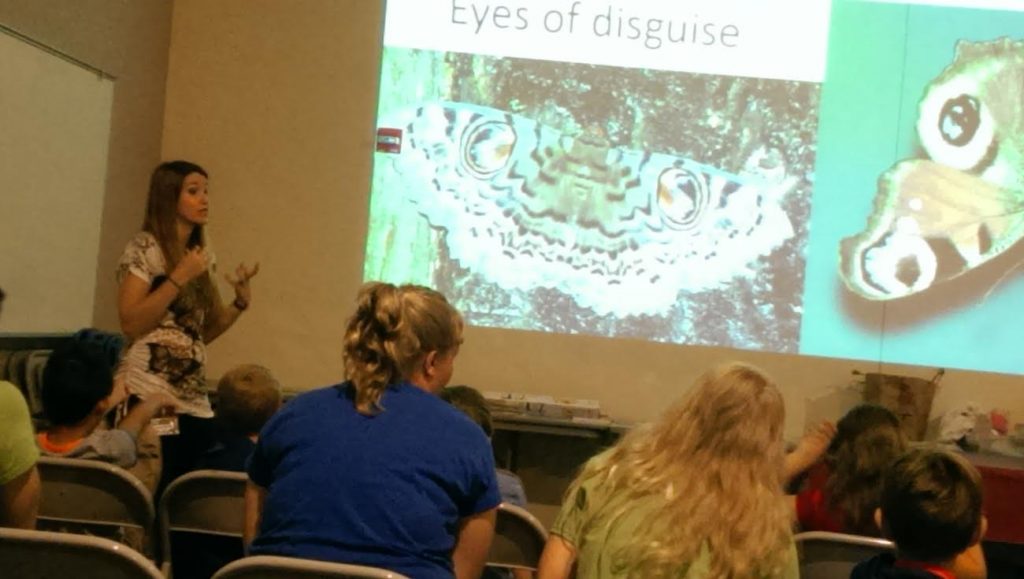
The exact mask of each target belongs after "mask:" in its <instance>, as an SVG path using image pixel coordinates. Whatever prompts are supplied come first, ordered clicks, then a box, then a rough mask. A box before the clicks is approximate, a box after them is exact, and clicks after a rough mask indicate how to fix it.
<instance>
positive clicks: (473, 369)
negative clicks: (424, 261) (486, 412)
mask: <svg viewBox="0 0 1024 579" xmlns="http://www.w3.org/2000/svg"><path fill="white" fill-rule="evenodd" d="M380 23H381V2H380V0H372V1H371V0H293V1H289V2H284V1H281V0H220V1H217V2H209V1H207V0H177V1H176V2H175V9H174V25H173V33H172V41H171V60H170V70H169V75H168V84H167V114H166V118H165V123H164V140H163V154H164V157H165V158H171V157H185V158H189V159H193V160H196V161H198V162H200V163H201V164H204V165H205V166H206V167H207V168H208V169H209V170H210V171H211V178H212V180H211V184H212V203H213V213H212V217H211V227H210V231H211V233H212V235H213V239H214V243H215V247H216V250H217V253H218V258H219V262H220V265H221V269H222V271H223V270H226V269H227V268H228V267H233V266H234V265H235V264H236V263H238V262H239V261H243V260H244V261H251V260H257V259H258V260H260V262H261V264H262V271H261V273H260V276H259V277H258V278H257V279H256V280H255V298H254V305H253V308H252V310H251V312H249V313H247V314H246V315H245V317H244V319H242V320H241V321H240V322H239V324H238V326H237V327H236V328H235V329H233V330H232V331H231V332H229V333H228V334H226V335H225V336H224V337H223V338H221V340H220V341H219V342H218V343H216V344H215V345H214V347H213V348H212V349H211V353H210V358H211V365H210V373H211V376H218V375H219V374H220V373H221V372H223V371H224V370H225V369H226V368H228V367H230V366H231V365H233V364H236V363H240V362H243V361H257V362H261V363H263V364H266V365H267V366H269V367H270V368H271V369H272V370H273V371H274V372H276V373H277V374H279V375H280V377H281V379H282V382H283V383H284V384H285V385H286V386H288V387H290V388H295V389H306V388H311V387H315V386H318V385H323V384H327V383H331V382H333V381H337V380H338V378H339V375H340V369H341V365H340V360H339V342H340V339H339V336H340V333H341V326H342V322H343V320H344V318H345V316H346V315H347V314H348V312H349V310H350V306H351V303H352V298H353V296H354V295H355V292H356V290H357V288H358V287H359V285H360V282H361V280H360V276H361V268H362V252H363V238H364V235H365V232H366V224H367V214H368V199H367V192H368V190H369V175H370V161H371V151H372V145H373V117H374V110H375V99H376V91H377V87H376V81H377V74H378V64H379V58H380V48H379V45H380ZM222 289H226V288H224V287H223V286H222ZM733 358H741V359H744V360H747V361H750V362H752V363H755V364H758V365H760V366H762V367H764V368H765V369H767V370H768V371H770V372H771V373H772V374H773V375H774V376H775V377H776V378H777V379H778V380H779V381H780V382H781V384H782V387H783V390H784V394H785V396H786V402H787V408H788V409H789V419H788V421H787V422H788V423H787V435H788V436H790V437H792V436H795V435H796V434H797V433H799V432H800V431H801V430H802V429H803V427H804V423H805V414H808V413H809V414H812V415H822V414H829V413H832V412H839V411H841V410H842V408H841V407H840V406H842V404H844V403H846V401H845V400H844V398H843V397H842V396H838V395H835V396H829V395H827V394H828V393H829V392H831V390H832V389H833V388H836V387H840V386H842V385H845V384H847V383H849V382H850V379H851V376H850V373H851V371H852V370H855V369H857V370H863V371H875V370H878V367H877V365H875V364H870V363H860V362H850V361H842V360H831V359H821V358H800V357H795V356H784V355H771V354H756V353H747V352H737V351H733V350H725V349H712V348H690V347H680V346H672V345H664V344H652V343H645V342H639V341H630V340H614V341H613V340H609V339H601V338H592V337H582V336H561V335H543V334H537V333H527V332H509V331H498V330H490V329H481V328H470V329H469V330H468V331H467V335H466V345H465V347H464V348H463V350H462V354H461V355H460V358H459V360H458V363H457V370H456V375H455V378H454V379H455V381H456V382H465V383H469V384H473V385H476V386H478V387H482V388H486V389H494V390H511V391H519V392H532V393H550V394H558V395H564V396H570V397H586V398H597V399H599V400H600V401H601V404H602V407H603V408H605V409H606V410H607V411H609V412H610V413H612V415H613V416H614V417H616V418H618V419H621V420H626V421H635V420H642V419H645V418H648V417H650V416H652V415H653V414H654V413H655V412H657V411H658V410H659V409H660V408H662V407H663V406H664V405H665V404H666V403H667V402H668V401H669V400H670V399H672V398H674V397H675V396H676V395H677V394H678V393H679V392H680V391H682V390H683V389H685V387H686V386H687V385H688V384H689V383H690V382H691V381H692V380H693V378H694V377H695V376H696V374H697V373H698V372H699V371H700V370H702V369H703V368H706V367H707V366H708V365H710V364H712V363H715V362H718V361H724V360H728V359H733ZM883 370H886V371H890V372H902V371H906V372H908V373H911V374H913V375H918V376H927V377H930V376H931V374H932V372H933V371H934V370H933V369H929V368H916V369H915V368H900V367H893V366H886V367H884V368H883ZM821 396H824V400H819V401H818V402H814V403H809V399H812V398H817V397H821ZM966 400H974V401H977V402H979V403H981V404H983V405H984V406H996V407H1007V408H1014V409H1016V410H1017V411H1018V412H1019V414H1018V416H1020V418H1021V419H1024V380H1022V379H1021V378H1019V377H1005V376H996V375H987V374H977V373H966V372H950V373H949V374H948V375H947V376H946V379H945V380H944V381H943V385H942V388H941V390H940V393H939V397H938V399H937V402H936V408H937V410H939V411H941V410H944V409H945V408H948V407H949V406H951V405H953V404H956V403H960V402H963V401H966ZM808 409H809V410H808Z"/></svg>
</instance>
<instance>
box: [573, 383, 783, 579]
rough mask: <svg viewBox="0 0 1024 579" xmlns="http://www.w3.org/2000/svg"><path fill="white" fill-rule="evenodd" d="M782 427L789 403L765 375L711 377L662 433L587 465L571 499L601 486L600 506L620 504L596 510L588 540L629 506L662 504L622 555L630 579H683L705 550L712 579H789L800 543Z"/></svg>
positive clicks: (661, 425) (639, 432) (630, 439)
mask: <svg viewBox="0 0 1024 579" xmlns="http://www.w3.org/2000/svg"><path fill="white" fill-rule="evenodd" d="M783 420H784V408H783V401H782V396H781V395H780V393H779V391H778V389H777V388H776V386H775V384H774V383H773V382H772V381H771V380H770V379H769V378H768V377H767V376H766V375H765V374H764V373H763V372H761V371H760V370H758V369H756V368H754V367H751V366H747V365H744V364H739V363H732V364H726V365H723V366H720V367H718V368H715V369H712V370H710V371H708V372H707V373H705V374H704V375H703V376H701V377H700V378H699V379H698V380H697V382H696V384H695V387H694V388H693V389H692V390H691V391H690V392H689V393H688V394H687V395H686V396H685V397H684V398H683V399H682V400H680V401H679V402H677V403H676V404H674V405H673V406H671V407H670V408H668V409H667V410H666V411H665V413H664V414H663V415H662V416H661V417H660V419H658V420H657V421H656V422H655V423H653V424H650V425H647V426H644V427H640V428H637V429H634V430H633V431H631V432H630V433H629V434H627V435H626V436H625V437H623V439H622V440H621V441H620V442H619V443H618V444H617V445H615V446H614V447H612V448H611V449H609V450H607V451H605V452H604V453H602V454H601V455H599V456H598V457H596V458H595V459H593V460H591V461H590V462H588V463H587V465H586V466H585V467H584V470H583V472H582V473H581V475H580V476H579V477H578V478H577V479H576V481H575V482H574V483H573V486H572V487H570V489H569V491H568V493H567V494H566V496H567V497H573V496H575V492H576V490H577V489H578V488H579V486H580V485H581V484H582V483H583V482H585V481H590V480H594V481H595V482H596V483H597V484H600V485H601V486H602V489H603V490H602V492H601V493H600V496H602V497H608V498H609V499H611V498H612V497H614V501H611V500H608V501H607V502H606V503H605V504H604V505H590V508H589V509H588V511H589V512H591V513H593V516H592V518H591V520H590V521H588V522H587V523H586V527H585V528H584V532H583V533H582V534H581V536H586V529H587V528H591V527H590V526H591V525H602V524H605V523H607V522H608V521H612V520H615V519H616V518H617V517H618V516H620V515H621V514H622V513H623V512H624V511H625V510H626V509H629V508H630V502H631V501H630V500H629V499H631V498H636V499H644V500H647V499H649V498H650V497H652V496H654V497H659V498H660V499H661V500H664V503H665V504H664V506H663V508H658V509H656V510H655V511H654V513H655V514H654V516H653V517H652V518H650V519H648V520H647V521H646V523H645V524H644V525H642V527H641V528H640V529H637V531H636V533H635V534H634V535H633V538H632V541H631V542H630V544H629V545H628V546H626V547H625V548H623V549H622V550H621V551H620V552H619V553H616V554H614V556H616V557H617V558H619V560H620V561H627V562H628V564H627V568H630V569H632V572H631V573H630V576H636V577H668V576H674V575H677V574H678V573H679V571H680V569H683V568H685V566H686V565H687V564H689V563H690V562H692V561H694V560H695V559H697V558H698V556H699V554H700V551H701V549H702V547H703V546H704V545H706V546H707V548H708V550H709V552H710V554H711V558H712V560H711V567H710V571H711V572H710V575H709V576H710V577H718V578H723V579H725V578H735V579H739V578H749V577H758V576H760V577H771V576H774V575H777V574H780V573H781V572H782V570H783V569H784V568H785V566H786V564H787V562H788V561H787V559H788V557H789V556H790V552H791V551H790V545H791V542H792V534H791V533H792V531H791V524H792V523H791V517H792V514H791V511H790V509H789V507H788V506H787V504H786V502H785V500H784V496H783V492H782V484H783V481H782V465H783V447H782V438H781V436H782V428H783ZM606 485H607V486H606ZM597 494H598V493H594V494H592V495H591V496H594V495H597ZM623 495H625V498H626V500H621V499H622V497H623ZM570 500H571V499H570ZM609 504H614V505H615V506H609ZM577 547H579V546H577Z"/></svg>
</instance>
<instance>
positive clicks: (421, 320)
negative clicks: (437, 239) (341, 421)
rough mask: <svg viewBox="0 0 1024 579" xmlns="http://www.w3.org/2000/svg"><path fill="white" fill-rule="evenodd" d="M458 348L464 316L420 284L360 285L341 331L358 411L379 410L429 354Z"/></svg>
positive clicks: (441, 296)
mask: <svg viewBox="0 0 1024 579" xmlns="http://www.w3.org/2000/svg"><path fill="white" fill-rule="evenodd" d="M460 343H462V316H461V315H460V314H459V312H458V311H457V310H456V309H455V308H454V307H452V306H451V304H449V303H448V300H446V299H445V297H444V296H443V295H441V294H440V293H439V292H437V291H434V290H432V289H430V288H426V287H423V286H418V285H401V286H395V285H392V284H389V283H381V282H374V283H369V284H366V285H365V286H363V288H362V289H361V290H360V291H359V295H358V297H357V298H356V311H355V313H354V314H352V317H351V318H349V320H348V324H347V327H346V329H345V337H344V341H343V344H344V347H343V352H342V359H343V361H344V364H345V378H346V379H348V380H351V381H352V383H353V384H354V385H355V390H356V399H355V403H356V408H358V409H359V410H360V412H367V413H373V412H377V411H380V410H382V408H381V406H380V399H381V396H382V395H383V394H384V390H385V389H386V388H387V387H388V386H390V385H392V384H397V383H399V382H402V381H403V380H408V379H409V377H410V376H411V375H412V373H413V371H414V370H415V368H416V364H418V363H419V362H420V361H422V360H423V357H424V356H426V355H427V354H428V353H430V352H439V353H447V352H450V351H451V350H452V349H453V348H455V347H457V346H458V345H459V344H460Z"/></svg>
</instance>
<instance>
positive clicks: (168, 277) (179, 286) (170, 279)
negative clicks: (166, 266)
mask: <svg viewBox="0 0 1024 579" xmlns="http://www.w3.org/2000/svg"><path fill="white" fill-rule="evenodd" d="M167 281H169V282H171V284H172V285H174V287H176V288H178V291H179V292H180V291H181V290H183V289H185V288H183V287H181V284H180V283H178V282H176V281H174V278H173V277H171V276H169V275H168V276H167Z"/></svg>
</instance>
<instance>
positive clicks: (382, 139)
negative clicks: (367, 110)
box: [377, 127, 402, 153]
mask: <svg viewBox="0 0 1024 579" xmlns="http://www.w3.org/2000/svg"><path fill="white" fill-rule="evenodd" d="M377 152H379V153H401V152H402V129H389V128H387V127H381V128H379V129H377Z"/></svg>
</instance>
